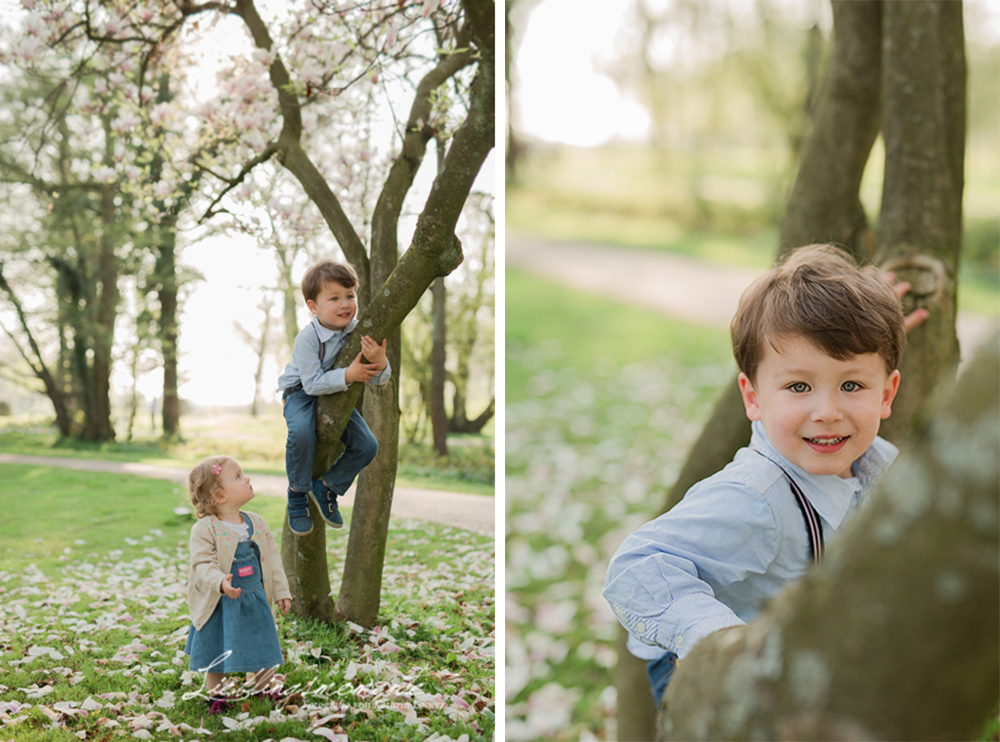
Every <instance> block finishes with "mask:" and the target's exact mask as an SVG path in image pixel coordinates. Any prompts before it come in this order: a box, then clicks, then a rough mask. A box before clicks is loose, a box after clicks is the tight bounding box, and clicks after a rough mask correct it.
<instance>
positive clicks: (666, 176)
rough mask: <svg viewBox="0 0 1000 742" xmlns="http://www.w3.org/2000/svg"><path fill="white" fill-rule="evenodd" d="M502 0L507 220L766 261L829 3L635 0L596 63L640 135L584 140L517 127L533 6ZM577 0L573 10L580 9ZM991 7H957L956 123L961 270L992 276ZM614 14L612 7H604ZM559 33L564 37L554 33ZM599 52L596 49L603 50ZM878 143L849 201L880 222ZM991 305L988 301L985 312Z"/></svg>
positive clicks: (994, 100) (999, 52)
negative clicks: (961, 187) (643, 130)
mask: <svg viewBox="0 0 1000 742" xmlns="http://www.w3.org/2000/svg"><path fill="white" fill-rule="evenodd" d="M544 2H546V0H507V2H506V8H507V14H508V33H507V38H508V42H507V43H508V68H507V84H508V132H507V133H508V139H507V147H506V162H507V206H506V217H507V226H508V228H512V229H523V230H526V231H532V232H536V233H541V234H547V235H549V236H554V237H563V238H571V239H591V240H598V241H605V242H609V243H612V244H629V245H636V246H644V247H657V248H666V249H671V250H676V251H680V252H686V253H694V254H698V255H699V256H701V257H705V258H708V259H718V260H725V261H728V262H741V263H748V264H752V265H758V266H764V265H767V264H768V263H769V262H770V261H771V260H773V257H774V254H775V247H776V245H775V234H776V231H775V229H776V225H777V223H778V221H779V219H780V217H781V214H782V213H783V210H784V206H785V203H786V201H787V197H788V193H789V191H790V189H791V185H792V182H793V180H794V176H795V173H796V169H797V166H798V154H799V149H800V147H801V145H802V143H803V141H804V140H805V138H806V135H807V134H808V132H809V130H810V126H811V115H812V109H813V105H814V103H815V101H816V99H817V95H818V92H819V86H820V84H821V82H822V80H823V70H824V65H825V63H826V59H827V55H828V53H829V50H830V46H831V26H832V23H831V12H830V5H829V2H828V1H827V0H822V1H820V0H633V1H632V2H628V3H623V4H621V5H620V6H616V8H615V9H611V8H610V7H606V8H605V9H604V10H603V11H602V12H604V13H606V14H608V17H609V28H614V27H615V23H612V22H611V20H610V18H611V16H612V15H614V14H616V13H621V14H625V15H624V17H623V18H621V19H620V20H621V21H622V22H621V24H620V25H619V26H618V30H617V32H611V31H609V38H608V41H607V49H606V50H605V51H606V53H602V55H601V59H602V60H605V61H602V62H599V63H598V64H599V67H598V69H597V71H598V72H601V73H604V74H606V75H608V76H609V77H611V78H612V79H614V81H615V82H616V84H617V85H618V86H619V88H620V89H621V90H622V91H623V92H627V93H629V94H630V95H631V96H633V97H634V98H636V99H637V100H639V101H641V103H642V104H643V105H644V107H645V108H646V110H647V111H648V114H649V119H650V125H649V127H648V134H647V137H646V140H645V141H642V142H634V141H633V142H624V141H614V142H609V143H608V144H606V145H604V146H602V147H599V148H591V149H581V148H573V147H569V146H565V145H556V144H553V143H551V142H544V141H540V140H537V139H532V138H531V136H530V134H528V133H525V132H522V131H520V130H519V129H518V124H519V119H520V116H519V105H520V101H519V98H518V86H519V81H520V80H523V79H525V78H526V77H527V76H529V75H532V74H539V73H540V72H541V71H539V70H533V69H524V68H523V67H521V66H519V65H518V64H517V52H518V48H519V43H520V41H521V40H522V39H523V38H524V33H525V31H526V30H527V28H528V24H530V23H531V19H532V11H533V10H535V9H536V8H537V7H539V6H540V5H542V4H543V3H544ZM583 10H584V9H583V8H581V12H583ZM998 10H1000V8H998V7H997V6H995V5H992V6H991V5H990V4H989V3H988V2H987V0H971V1H970V0H966V2H965V4H964V18H965V34H966V57H967V64H968V119H967V120H968V128H967V142H966V163H967V165H966V186H965V194H964V214H965V235H964V239H963V264H964V268H963V272H965V273H966V275H965V276H963V279H964V281H965V282H971V283H974V284H978V285H986V286H988V287H993V288H992V289H991V290H990V293H991V294H992V292H993V291H994V290H995V287H996V286H997V284H998V283H1000V33H998V31H997V29H998V28H1000V24H998V23H997V18H996V16H997V13H998ZM616 20H617V19H616ZM569 43H573V40H572V37H571V36H570V35H563V36H562V37H560V38H558V39H553V43H552V50H553V54H558V53H559V47H560V44H569ZM608 60H610V61H608ZM882 171H883V158H882V144H881V141H879V142H877V143H876V145H875V149H874V151H873V153H872V157H871V159H870V161H869V167H868V171H867V173H866V176H865V182H864V184H863V186H862V199H863V201H864V205H865V208H866V211H867V213H868V214H869V216H870V217H871V218H872V219H873V220H877V218H878V209H879V200H880V193H881V173H882ZM994 311H995V309H994Z"/></svg>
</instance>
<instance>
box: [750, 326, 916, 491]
mask: <svg viewBox="0 0 1000 742" xmlns="http://www.w3.org/2000/svg"><path fill="white" fill-rule="evenodd" d="M775 345H776V346H777V348H778V349H777V350H776V349H775V347H774V346H772V345H771V344H770V343H767V344H766V345H765V347H764V353H763V355H762V356H761V361H760V365H759V366H758V367H757V373H756V377H757V379H756V382H751V381H750V380H749V379H748V378H747V376H746V375H745V374H742V373H741V374H740V376H739V383H740V391H741V393H742V395H743V404H744V405H745V406H746V411H747V417H749V418H750V419H751V420H760V421H761V422H762V423H763V425H764V430H765V431H766V432H767V437H768V438H769V439H770V441H771V444H772V445H773V446H774V447H775V448H776V449H777V451H778V452H779V453H780V454H781V455H782V456H784V457H785V458H786V459H788V460H789V461H791V462H792V463H793V464H795V465H796V466H799V467H801V468H803V469H805V470H806V471H807V472H809V473H810V474H835V475H837V476H840V477H850V476H853V474H852V471H851V465H852V464H853V463H854V461H855V460H857V459H858V457H860V456H861V454H863V453H864V452H865V451H866V450H867V449H868V447H869V446H870V445H871V444H872V441H873V440H875V436H876V435H878V429H879V424H880V422H881V421H882V420H884V419H885V418H887V417H889V415H890V413H891V412H892V400H893V398H894V397H895V396H896V390H897V389H898V388H899V371H898V370H896V371H893V372H892V373H891V374H888V373H886V370H885V362H884V361H883V359H882V357H881V356H880V355H878V354H877V353H864V354H861V355H857V356H852V357H850V358H847V359H845V360H842V361H841V360H837V359H836V358H832V357H831V356H828V355H827V354H826V353H824V352H823V351H822V350H820V349H819V348H817V347H816V346H815V345H813V344H812V343H811V342H809V341H808V340H807V339H806V338H804V337H802V336H800V335H797V336H789V337H782V338H780V339H779V340H778V341H776V342H775Z"/></svg>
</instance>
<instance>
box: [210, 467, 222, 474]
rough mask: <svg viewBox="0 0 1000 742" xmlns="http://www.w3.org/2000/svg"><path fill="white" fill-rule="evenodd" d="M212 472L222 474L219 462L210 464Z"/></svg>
mask: <svg viewBox="0 0 1000 742" xmlns="http://www.w3.org/2000/svg"><path fill="white" fill-rule="evenodd" d="M212 474H214V475H215V476H219V475H220V474H222V467H221V466H220V465H219V464H212Z"/></svg>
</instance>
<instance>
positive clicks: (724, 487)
mask: <svg viewBox="0 0 1000 742" xmlns="http://www.w3.org/2000/svg"><path fill="white" fill-rule="evenodd" d="M750 445H751V446H753V448H755V449H757V450H758V451H760V452H761V453H763V454H765V455H766V456H768V457H770V458H771V459H773V462H772V461H769V460H768V459H767V458H765V457H764V456H762V455H761V454H760V453H757V452H756V451H752V450H750V449H749V448H741V449H740V450H739V451H738V452H737V453H736V457H735V458H734V459H733V460H732V462H731V463H730V464H729V465H728V466H726V468H725V469H723V470H722V471H720V472H718V473H716V474H713V475H712V476H711V477H708V478H707V479H704V480H702V481H701V482H699V483H698V484H696V485H695V486H694V487H692V488H691V489H690V490H688V492H687V494H686V495H685V496H684V499H683V500H681V502H679V503H678V504H677V505H676V506H675V507H673V508H672V509H671V510H670V511H669V512H667V513H665V514H664V515H661V516H660V517H659V518H657V519H656V520H653V521H651V522H649V523H647V524H646V525H644V526H642V527H641V528H639V529H638V530H637V531H636V532H635V533H633V534H631V535H630V536H629V537H628V538H626V539H625V541H624V542H623V543H622V545H621V546H620V547H619V549H618V551H617V552H616V553H615V555H614V557H612V559H611V564H610V565H609V567H608V574H607V577H606V578H605V581H604V590H603V594H604V597H605V599H606V600H607V601H608V602H609V603H610V604H611V608H612V610H613V611H614V613H615V615H616V616H617V617H618V620H619V621H621V623H622V625H623V626H624V627H625V628H626V629H627V630H628V632H629V640H628V648H629V651H631V652H632V654H634V655H635V656H636V657H639V658H640V659H646V660H651V659H656V658H658V657H661V656H663V655H664V654H665V653H666V651H667V650H669V651H671V652H674V653H676V654H677V656H678V657H679V658H681V659H683V658H684V657H685V656H687V654H688V653H689V652H690V651H691V649H692V648H693V647H694V646H695V645H696V644H697V643H698V642H699V641H701V640H702V639H704V638H705V637H706V636H708V635H709V634H711V633H712V632H715V631H719V630H720V629H725V628H728V627H730V626H739V625H742V624H744V623H748V622H750V621H751V620H753V618H754V617H755V616H756V615H757V613H758V612H759V611H760V609H761V606H762V605H763V604H764V602H765V601H766V600H767V599H768V598H771V597H772V596H774V595H775V594H776V593H778V592H779V591H780V590H781V589H782V588H784V587H785V586H786V585H788V584H789V583H790V582H793V581H795V580H798V579H799V578H801V577H802V576H803V575H804V574H805V572H806V570H807V569H808V568H809V566H810V564H811V561H812V560H811V554H810V551H809V535H808V532H807V530H806V523H805V519H804V517H803V515H802V511H801V510H800V509H799V506H798V503H797V502H796V500H795V496H794V495H793V494H792V490H791V486H790V485H789V483H788V480H787V478H786V477H785V474H784V473H782V471H781V469H779V468H778V466H776V465H775V463H774V462H777V463H778V464H780V465H781V467H782V468H784V470H785V471H786V472H788V474H789V475H791V476H792V477H794V479H795V481H796V483H797V484H798V485H799V487H800V488H801V489H802V492H803V493H804V494H805V496H806V498H807V499H808V500H809V502H810V503H812V506H813V507H814V508H815V510H816V512H817V513H818V514H819V516H820V523H821V526H822V528H823V536H824V541H825V543H826V544H829V543H831V542H832V541H834V540H835V537H836V535H837V531H838V530H839V529H840V527H841V525H842V524H843V523H844V521H845V520H847V519H848V518H849V517H850V516H851V515H852V514H853V513H854V512H855V511H856V510H857V509H858V508H859V507H860V506H861V505H863V504H864V503H865V502H866V501H867V500H868V497H869V495H870V494H871V492H872V490H873V489H874V488H875V486H876V485H877V484H878V483H879V482H880V481H881V480H882V478H883V477H884V476H885V472H886V470H887V469H888V467H889V464H891V463H892V462H893V460H894V459H895V458H896V456H897V454H898V453H899V451H898V449H897V448H896V447H895V446H894V445H892V444H891V443H889V442H888V441H886V440H883V439H882V438H878V437H876V438H875V440H874V442H873V443H872V445H871V446H870V447H869V448H868V450H867V451H865V453H863V454H862V455H861V457H860V458H859V459H858V460H857V461H855V462H854V464H853V472H854V475H855V476H854V477H851V478H849V479H842V478H840V477H838V476H836V475H816V474H810V473H809V472H807V471H805V470H804V469H801V468H800V467H798V466H796V465H795V464H793V463H791V462H790V461H788V459H786V458H784V457H783V456H782V455H781V454H779V453H778V452H777V451H776V450H775V448H774V447H773V446H772V445H771V442H770V441H769V440H768V438H767V434H766V433H765V432H764V426H763V425H762V424H761V423H760V422H759V421H758V422H755V423H753V435H752V437H751V440H750Z"/></svg>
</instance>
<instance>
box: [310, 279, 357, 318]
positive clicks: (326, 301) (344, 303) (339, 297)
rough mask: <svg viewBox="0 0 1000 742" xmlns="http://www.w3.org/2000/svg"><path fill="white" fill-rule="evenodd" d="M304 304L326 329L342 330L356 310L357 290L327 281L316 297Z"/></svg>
mask: <svg viewBox="0 0 1000 742" xmlns="http://www.w3.org/2000/svg"><path fill="white" fill-rule="evenodd" d="M306 306H307V307H309V311H310V312H312V313H313V314H315V315H316V317H317V318H318V319H319V323H320V324H321V325H323V327H325V328H326V329H328V330H343V329H344V328H345V327H347V325H348V324H349V323H350V321H351V320H352V319H354V315H355V314H356V313H357V311H358V297H357V291H355V290H354V289H349V288H347V287H346V286H341V285H340V284H339V283H337V282H336V281H327V282H326V283H324V284H323V288H321V289H320V291H319V293H318V294H317V295H316V298H315V299H310V300H309V301H307V302H306Z"/></svg>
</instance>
